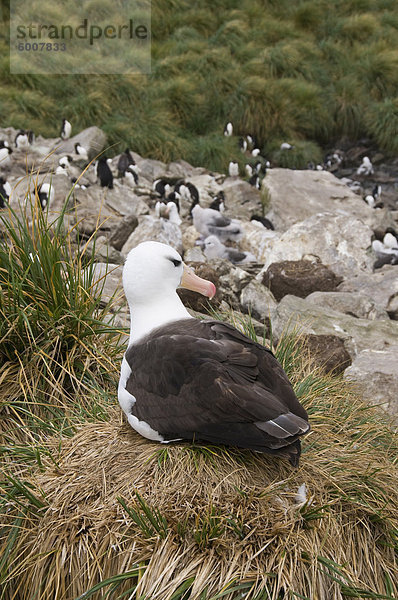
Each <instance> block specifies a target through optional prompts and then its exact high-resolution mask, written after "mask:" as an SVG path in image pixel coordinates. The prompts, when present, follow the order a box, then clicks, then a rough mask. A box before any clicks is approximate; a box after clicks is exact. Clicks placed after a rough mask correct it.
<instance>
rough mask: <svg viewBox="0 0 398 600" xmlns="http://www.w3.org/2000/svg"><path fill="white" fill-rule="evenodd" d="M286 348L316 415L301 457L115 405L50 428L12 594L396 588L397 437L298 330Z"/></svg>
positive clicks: (11, 563)
mask: <svg viewBox="0 0 398 600" xmlns="http://www.w3.org/2000/svg"><path fill="white" fill-rule="evenodd" d="M247 332H248V333H249V334H250V332H252V333H251V334H252V335H255V334H254V331H253V330H252V329H251V326H250V323H248V324H247ZM276 353H277V356H278V358H279V360H280V361H281V362H282V364H283V365H284V368H285V369H286V371H287V372H288V374H289V376H290V378H291V380H292V382H293V384H294V386H295V389H296V392H297V394H298V396H299V397H300V399H301V401H302V402H303V404H304V405H305V406H306V408H307V410H308V412H309V414H310V420H311V424H312V432H311V434H310V435H309V436H307V437H306V438H305V439H304V441H303V454H302V458H301V463H300V467H299V468H298V469H297V470H293V469H292V468H291V467H290V466H289V465H288V463H287V462H286V461H283V460H280V459H277V458H274V457H270V456H263V455H259V454H255V453H251V452H248V451H241V450H237V449H233V448H225V447H216V446H211V445H209V446H204V445H195V444H193V445H188V444H175V445H170V446H167V447H164V446H160V445H159V444H154V443H152V442H150V441H148V440H145V439H143V438H142V437H140V436H139V435H138V434H136V433H135V432H134V431H133V430H132V429H131V428H130V427H129V426H128V425H127V424H126V423H124V422H123V419H122V417H121V413H120V411H119V409H114V410H113V409H112V410H109V411H108V412H109V415H110V421H109V422H102V423H101V422H96V423H91V424H90V423H85V424H81V425H80V426H79V428H78V431H77V433H76V434H75V435H74V436H73V437H64V438H63V439H62V440H61V441H60V440H59V438H57V439H49V440H48V441H47V442H46V443H45V444H44V446H45V448H46V451H47V454H46V453H43V454H42V455H41V465H42V467H41V469H35V470H33V471H32V470H30V471H28V470H26V469H25V470H23V469H21V468H19V471H17V472H16V470H14V471H13V470H12V469H11V467H9V468H8V470H7V476H6V480H5V481H4V483H3V484H2V488H3V504H2V521H3V538H2V546H1V552H0V554H1V556H2V557H3V558H2V569H0V577H1V578H0V581H1V582H2V586H3V590H4V591H3V596H2V598H4V600H10V599H11V598H18V600H25V599H26V600H28V598H29V599H30V598H32V597H35V598H37V599H38V600H41V599H42V600H45V599H46V600H47V599H48V598H53V599H54V600H61V599H65V600H66V599H68V600H69V599H77V598H79V600H80V599H81V600H83V599H86V598H98V599H99V598H101V597H108V598H113V597H118V598H121V597H130V598H135V599H137V600H138V598H148V599H151V600H152V599H156V598H159V599H161V600H171V599H172V598H173V599H174V600H177V599H180V600H182V599H183V598H185V599H186V598H188V597H189V598H192V599H193V598H195V599H197V598H198V599H199V598H201V599H202V598H203V599H207V600H211V599H212V600H215V599H216V598H221V597H222V598H226V599H238V598H257V599H260V598H264V599H265V598H272V599H278V598H282V597H285V598H286V597H287V598H308V599H314V598H328V599H329V598H331V599H332V598H333V599H343V598H344V599H345V598H347V597H352V598H385V599H386V600H387V599H389V600H393V598H394V597H396V594H397V593H398V588H397V578H396V573H397V557H396V551H397V545H396V543H397V538H396V534H397V528H398V516H397V515H398V485H397V484H398V474H397V469H396V460H397V459H396V457H397V449H398V437H397V435H396V434H395V433H394V432H393V430H392V429H391V428H390V427H389V424H388V422H387V421H384V418H383V417H382V416H381V415H380V414H379V413H378V411H377V409H376V408H374V407H369V406H367V405H365V404H364V403H362V402H361V401H360V400H359V399H358V398H357V397H356V396H355V394H354V393H353V390H352V389H351V388H350V387H349V386H348V385H347V383H345V382H344V381H342V380H341V379H338V378H333V377H330V376H325V375H322V374H321V373H320V372H319V371H317V370H314V368H313V366H312V365H311V363H310V362H309V361H308V357H307V356H306V355H305V354H304V353H303V352H302V349H301V343H300V339H299V338H298V337H297V336H295V335H289V336H285V337H284V338H282V340H281V341H280V342H279V346H278V347H277V348H276ZM50 457H51V458H50ZM303 484H305V486H306V499H305V498H298V497H297V493H298V490H299V487H300V486H302V485H303ZM104 594H105V596H104ZM115 594H117V595H116V596H115ZM123 594H126V596H124V595H123Z"/></svg>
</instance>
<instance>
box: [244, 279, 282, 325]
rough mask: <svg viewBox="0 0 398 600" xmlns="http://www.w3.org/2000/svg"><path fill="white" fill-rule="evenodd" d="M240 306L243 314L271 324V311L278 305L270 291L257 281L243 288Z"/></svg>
mask: <svg viewBox="0 0 398 600" xmlns="http://www.w3.org/2000/svg"><path fill="white" fill-rule="evenodd" d="M240 304H241V307H242V309H243V312H245V313H248V314H250V315H252V316H253V317H254V318H255V319H257V320H258V321H262V322H264V321H267V322H269V316H270V314H271V311H272V310H273V309H275V308H276V305H277V303H276V300H275V298H274V296H273V294H272V293H271V292H270V290H269V289H268V288H266V287H265V286H264V285H262V284H261V283H260V282H259V281H256V280H255V279H253V280H252V281H251V282H250V283H249V284H248V285H246V286H245V287H244V288H243V290H242V292H241V294H240Z"/></svg>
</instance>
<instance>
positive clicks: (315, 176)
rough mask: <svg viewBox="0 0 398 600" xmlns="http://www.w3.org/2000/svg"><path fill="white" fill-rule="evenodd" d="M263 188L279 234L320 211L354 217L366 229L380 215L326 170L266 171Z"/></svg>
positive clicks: (375, 221) (377, 220) (272, 219)
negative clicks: (364, 225)
mask: <svg viewBox="0 0 398 600" xmlns="http://www.w3.org/2000/svg"><path fill="white" fill-rule="evenodd" d="M263 188H264V189H266V190H267V192H268V197H269V209H270V210H269V212H268V214H267V217H268V218H269V219H270V220H271V221H272V222H273V223H274V225H275V227H276V228H277V229H279V230H281V231H287V230H288V229H289V228H290V227H291V226H292V225H294V224H295V223H299V222H300V221H304V220H305V219H308V218H309V217H312V216H313V215H316V214H318V213H324V212H328V213H330V214H334V215H335V216H338V215H340V216H342V217H349V218H355V219H358V220H360V221H362V222H363V223H365V224H367V225H368V226H370V227H372V226H375V224H376V223H378V222H379V220H380V218H382V217H381V213H380V212H376V211H374V210H373V209H372V208H370V207H369V206H368V205H367V204H366V202H364V201H363V200H362V198H361V197H359V196H358V195H357V194H355V193H354V192H353V191H352V190H350V188H349V187H348V186H347V185H346V184H345V183H343V182H342V181H341V180H340V179H338V178H337V177H335V176H334V175H333V174H332V173H329V172H328V171H308V170H306V171H299V170H295V171H293V170H290V169H270V170H269V171H268V172H267V176H266V177H265V178H264V180H263ZM383 214H384V213H383ZM379 215H380V216H379Z"/></svg>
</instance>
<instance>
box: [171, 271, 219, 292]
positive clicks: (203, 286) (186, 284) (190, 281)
mask: <svg viewBox="0 0 398 600" xmlns="http://www.w3.org/2000/svg"><path fill="white" fill-rule="evenodd" d="M180 287H182V288H185V289H186V290H192V291H193V292H199V294H203V296H207V297H208V298H213V296H215V294H216V291H217V290H216V286H215V285H214V283H212V282H211V281H207V280H206V279H202V278H201V277H198V276H197V275H195V273H194V272H193V269H191V268H190V267H187V265H186V264H184V271H183V273H182V277H181V283H180Z"/></svg>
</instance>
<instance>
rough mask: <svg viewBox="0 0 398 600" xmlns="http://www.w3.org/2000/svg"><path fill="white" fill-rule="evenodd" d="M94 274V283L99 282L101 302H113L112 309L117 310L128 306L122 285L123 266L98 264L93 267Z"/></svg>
mask: <svg viewBox="0 0 398 600" xmlns="http://www.w3.org/2000/svg"><path fill="white" fill-rule="evenodd" d="M93 274H94V281H97V282H98V286H97V291H98V292H100V293H101V300H102V301H103V302H104V303H105V302H109V301H110V300H112V307H113V308H114V309H115V310H118V309H119V308H121V307H124V306H126V304H127V303H126V298H125V295H124V291H123V284H122V274H123V266H122V265H119V264H113V263H111V262H109V263H101V262H97V263H95V264H94V265H93Z"/></svg>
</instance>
